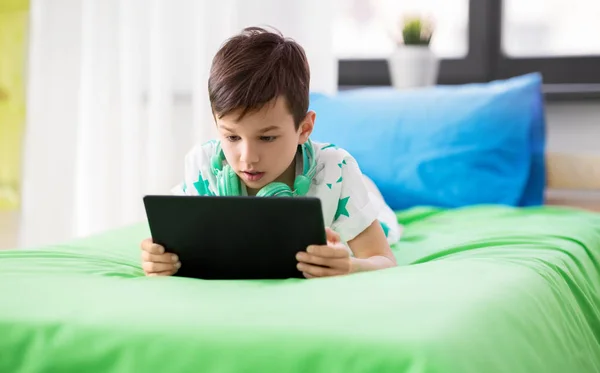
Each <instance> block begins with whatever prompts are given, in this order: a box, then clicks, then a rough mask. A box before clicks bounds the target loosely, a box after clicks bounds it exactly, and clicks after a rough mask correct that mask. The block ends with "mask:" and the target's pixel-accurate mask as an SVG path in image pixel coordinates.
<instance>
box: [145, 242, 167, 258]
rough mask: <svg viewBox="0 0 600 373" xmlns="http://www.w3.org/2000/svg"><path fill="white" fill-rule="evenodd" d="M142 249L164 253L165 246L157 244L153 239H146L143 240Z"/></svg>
mask: <svg viewBox="0 0 600 373" xmlns="http://www.w3.org/2000/svg"><path fill="white" fill-rule="evenodd" d="M142 250H144V251H147V252H149V253H150V254H158V255H160V254H164V252H165V248H164V247H162V246H161V245H159V244H155V243H154V242H152V240H151V239H147V240H144V241H143V242H142Z"/></svg>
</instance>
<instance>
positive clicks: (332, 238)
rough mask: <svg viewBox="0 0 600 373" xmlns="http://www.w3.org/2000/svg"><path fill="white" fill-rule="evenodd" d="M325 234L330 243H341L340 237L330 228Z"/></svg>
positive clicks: (326, 229)
mask: <svg viewBox="0 0 600 373" xmlns="http://www.w3.org/2000/svg"><path fill="white" fill-rule="evenodd" d="M325 234H326V237H327V241H328V242H331V243H338V242H340V241H341V239H340V235H339V234H337V233H336V232H335V231H334V230H333V229H331V228H329V227H327V228H325Z"/></svg>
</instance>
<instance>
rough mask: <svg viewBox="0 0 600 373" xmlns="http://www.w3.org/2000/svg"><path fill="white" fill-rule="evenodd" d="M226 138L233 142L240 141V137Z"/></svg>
mask: <svg viewBox="0 0 600 373" xmlns="http://www.w3.org/2000/svg"><path fill="white" fill-rule="evenodd" d="M226 138H227V140H229V141H231V142H234V141H238V140H239V139H240V137H239V136H226Z"/></svg>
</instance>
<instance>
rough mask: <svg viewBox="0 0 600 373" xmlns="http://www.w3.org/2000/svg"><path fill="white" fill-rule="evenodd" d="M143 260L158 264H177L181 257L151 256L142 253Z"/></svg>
mask: <svg viewBox="0 0 600 373" xmlns="http://www.w3.org/2000/svg"><path fill="white" fill-rule="evenodd" d="M142 260H143V261H144V262H156V263H177V262H178V261H179V257H178V256H177V255H175V254H169V253H166V254H150V253H149V252H147V251H142Z"/></svg>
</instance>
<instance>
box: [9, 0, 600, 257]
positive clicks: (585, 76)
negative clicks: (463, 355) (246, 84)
mask: <svg viewBox="0 0 600 373" xmlns="http://www.w3.org/2000/svg"><path fill="white" fill-rule="evenodd" d="M409 15H411V16H415V15H416V16H419V17H424V19H428V20H430V21H431V24H432V27H433V34H432V35H433V36H432V38H431V43H430V45H429V46H428V48H429V49H428V50H429V51H430V52H431V53H432V55H433V56H434V57H433V58H434V59H435V61H436V63H437V65H436V66H437V67H436V70H435V72H436V74H435V79H434V80H435V81H434V84H468V83H476V82H487V81H492V80H496V79H503V78H508V77H512V76H517V75H521V74H525V73H528V72H540V73H541V74H542V75H543V79H544V83H545V84H544V93H545V97H546V100H547V106H546V115H547V121H548V123H547V125H548V148H549V149H550V150H555V151H563V152H574V153H577V152H584V153H590V152H591V153H600V145H599V140H600V37H598V35H600V2H598V1H597V0H569V1H567V0H526V1H517V0H418V1H417V0H412V1H404V0H303V1H301V0H289V1H279V0H219V1H212V0H0V248H7V247H16V246H31V245H41V244H47V243H53V242H60V241H64V240H68V239H70V238H73V237H78V236H83V235H88V234H93V233H97V232H101V231H104V230H107V229H112V228H115V227H119V226H123V225H125V224H130V223H135V222H138V221H140V220H142V219H143V218H144V212H143V206H142V203H141V197H142V196H143V195H144V194H148V193H167V192H168V190H169V189H170V187H171V186H173V185H174V184H176V183H178V182H179V181H180V178H181V176H182V172H183V156H184V154H185V153H186V152H187V151H188V150H189V149H190V147H191V146H192V145H193V144H194V143H197V142H203V141H206V140H208V139H210V138H211V136H213V135H214V124H213V122H212V119H211V116H210V110H209V106H208V97H207V92H206V80H207V77H208V69H209V67H210V62H211V59H212V56H213V55H214V53H215V52H216V50H217V49H218V48H219V46H220V45H221V44H222V43H223V42H224V41H225V40H226V39H227V38H228V37H230V36H232V35H234V34H235V33H237V32H239V31H241V29H242V28H243V27H246V26H254V25H263V26H266V25H269V26H272V27H275V28H277V29H279V30H280V31H282V32H283V33H284V34H285V35H286V36H289V37H292V38H294V39H295V40H297V41H298V42H300V43H301V44H302V45H303V46H304V48H305V50H306V52H307V55H308V58H309V62H310V65H311V69H312V71H311V73H312V81H311V88H312V90H313V91H321V92H325V93H335V92H336V91H339V90H344V89H352V88H356V87H365V86H389V85H394V81H393V73H392V72H391V68H390V66H391V64H390V62H391V61H392V58H394V57H393V56H394V55H395V54H397V53H398V51H399V48H401V47H402V45H401V44H402V40H401V37H400V35H402V27H403V25H404V24H405V23H404V22H405V18H406V17H407V16H409ZM399 89H400V88H399ZM599 167H600V165H599Z"/></svg>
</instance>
